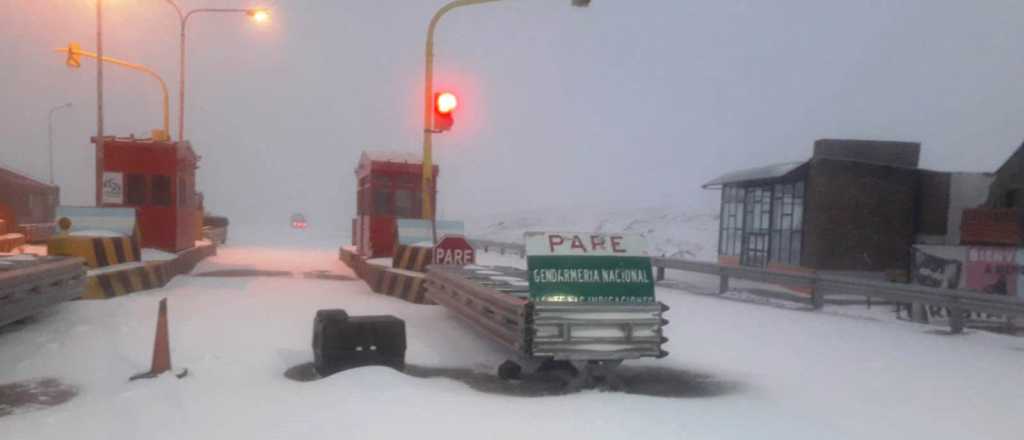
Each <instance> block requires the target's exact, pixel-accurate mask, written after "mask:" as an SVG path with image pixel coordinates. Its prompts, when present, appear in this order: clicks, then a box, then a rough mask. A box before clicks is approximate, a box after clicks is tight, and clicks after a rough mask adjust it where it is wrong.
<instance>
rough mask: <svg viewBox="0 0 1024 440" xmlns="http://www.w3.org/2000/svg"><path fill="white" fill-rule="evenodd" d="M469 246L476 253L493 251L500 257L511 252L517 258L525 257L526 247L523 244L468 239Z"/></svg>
mask: <svg viewBox="0 0 1024 440" xmlns="http://www.w3.org/2000/svg"><path fill="white" fill-rule="evenodd" d="M469 244H470V246H473V249H476V250H477V251H481V250H482V251H484V252H491V250H495V251H497V252H498V253H500V254H501V255H505V254H506V253H508V252H511V253H514V254H516V255H519V258H523V257H526V245H523V244H517V243H506V242H501V241H493V240H477V239H469Z"/></svg>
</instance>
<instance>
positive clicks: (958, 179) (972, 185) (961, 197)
mask: <svg viewBox="0 0 1024 440" xmlns="http://www.w3.org/2000/svg"><path fill="white" fill-rule="evenodd" d="M994 181H995V175H994V174H990V173H953V174H952V180H951V181H950V185H949V214H948V215H947V216H946V219H947V226H946V242H945V243H944V244H946V245H950V246H957V245H960V244H961V243H960V225H961V223H962V222H963V217H964V210H965V209H972V208H977V207H979V206H982V205H984V204H985V201H986V199H987V198H988V196H989V191H990V188H991V187H992V183H993V182H994Z"/></svg>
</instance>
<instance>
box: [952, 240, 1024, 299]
mask: <svg viewBox="0 0 1024 440" xmlns="http://www.w3.org/2000/svg"><path fill="white" fill-rule="evenodd" d="M1018 253H1021V251H1019V250H1018V249H1016V248H1003V247H978V246H972V247H969V248H967V280H966V281H967V282H966V287H967V289H969V290H975V291H978V292H982V293H988V294H993V295H1003V296H1019V294H1018V291H1017V290H1018V286H1020V285H1024V284H1022V283H1019V282H1018V280H1019V278H1020V276H1021V275H1020V274H1021V266H1020V265H1019V263H1018V261H1021V262H1024V258H1021V259H1020V260H1018V258H1017V254H1018Z"/></svg>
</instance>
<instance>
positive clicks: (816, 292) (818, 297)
mask: <svg viewBox="0 0 1024 440" xmlns="http://www.w3.org/2000/svg"><path fill="white" fill-rule="evenodd" d="M811 307H813V308H814V310H821V309H822V308H823V307H825V295H822V293H821V289H819V288H818V286H817V283H816V282H815V283H813V284H811Z"/></svg>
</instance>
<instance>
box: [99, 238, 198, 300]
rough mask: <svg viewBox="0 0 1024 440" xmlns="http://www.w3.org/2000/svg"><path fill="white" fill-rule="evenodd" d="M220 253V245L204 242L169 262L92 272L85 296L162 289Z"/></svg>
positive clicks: (110, 295) (103, 296) (107, 296)
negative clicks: (205, 259)
mask: <svg viewBox="0 0 1024 440" xmlns="http://www.w3.org/2000/svg"><path fill="white" fill-rule="evenodd" d="M213 255H217V246H215V245H213V244H203V245H199V246H196V247H194V248H192V249H188V250H185V251H182V252H180V253H178V256H177V257H175V258H174V259H172V260H168V261H154V262H148V263H144V264H143V265H141V266H137V265H136V266H132V267H127V268H124V269H121V270H112V271H108V272H103V273H98V274H95V275H89V276H88V277H87V278H86V280H85V282H86V284H85V293H84V294H83V295H82V299H109V298H116V297H118V296H123V295H127V294H129V293H135V292H141V291H144V290H150V289H159V288H161V287H164V286H166V285H167V283H169V282H171V279H173V278H174V277H176V276H178V275H182V274H186V273H189V272H191V271H192V269H194V268H195V267H196V265H198V264H199V262H200V261H202V260H203V259H204V258H206V257H210V256H213Z"/></svg>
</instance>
